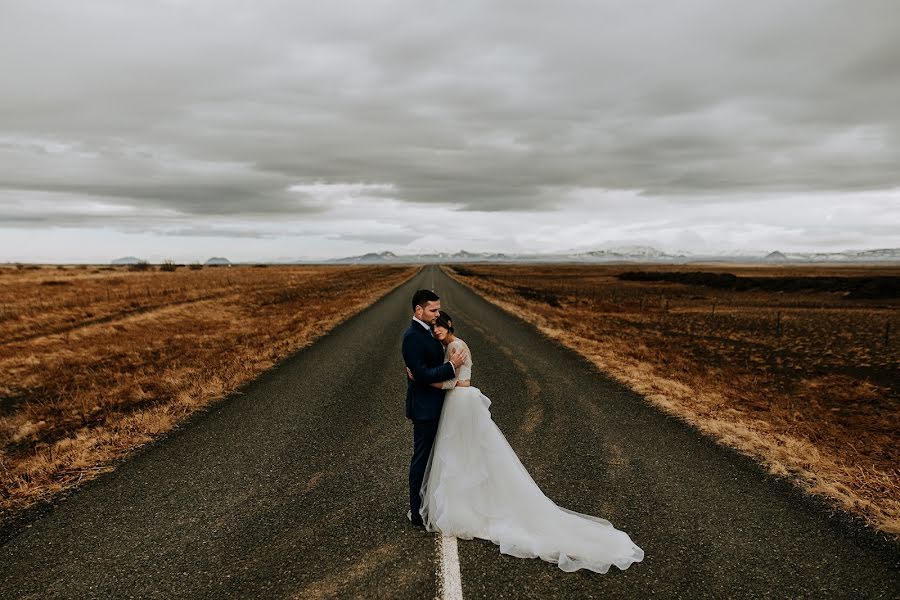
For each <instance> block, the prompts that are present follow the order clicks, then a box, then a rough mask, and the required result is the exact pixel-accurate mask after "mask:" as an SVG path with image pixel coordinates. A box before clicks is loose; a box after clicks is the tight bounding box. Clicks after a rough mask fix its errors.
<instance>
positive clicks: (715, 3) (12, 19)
mask: <svg viewBox="0 0 900 600" xmlns="http://www.w3.org/2000/svg"><path fill="white" fill-rule="evenodd" d="M526 7H527V8H526ZM0 50H2V51H0V72H2V73H3V84H2V93H0V261H14V260H24V261H46V262H68V261H72V262H76V261H102V262H106V261H108V260H111V259H113V258H117V257H120V256H126V255H135V256H139V257H142V258H147V259H151V260H162V259H165V258H171V259H173V260H176V261H194V260H205V259H206V258H208V257H209V256H214V255H215V256H227V257H228V258H230V259H232V260H271V259H282V258H299V257H310V258H324V257H334V256H347V255H354V254H361V253H364V252H370V251H381V250H391V251H393V252H397V253H412V252H426V251H456V250H460V249H466V250H469V251H502V252H556V251H568V250H590V249H596V248H605V247H612V246H623V245H651V246H654V247H656V248H659V249H662V250H668V251H690V252H712V251H734V250H740V249H748V250H763V251H768V250H775V249H780V250H819V251H832V250H844V249H863V248H883V247H897V246H900V235H898V231H900V75H898V60H900V2H897V1H896V0H883V1H868V0H859V1H853V2H851V1H849V0H843V1H840V2H829V1H827V0H815V1H802V0H791V1H789V2H786V1H784V0H776V1H758V0H757V1H753V2H747V1H743V0H742V1H737V0H735V1H726V0H709V1H706V0H704V1H685V0H679V1H677V2H672V1H669V0H654V1H643V0H638V1H635V0H631V1H629V2H620V1H616V2H601V1H598V0H586V1H584V2H570V1H565V2H563V1H559V0H554V1H546V2H542V3H538V2H500V1H494V2H487V1H483V0H482V1H474V2H465V1H459V0H457V1H455V2H441V3H430V2H423V1H422V0H416V1H410V2H383V1H376V0H366V1H362V2H355V3H347V2H328V3H325V2H298V1H296V0H294V1H285V2H269V1H259V0H255V1H254V2H241V3H237V2H235V3H232V2H225V1H222V0H216V1H208V2H207V1H202V0H184V1H175V0H172V1H165V2H163V1H157V2H151V1H148V0H140V1H138V0H134V1H125V0H109V1H104V2H97V1H92V0H79V1H78V2H72V1H70V0H65V1H59V2H50V1H40V0H22V1H16V0H0Z"/></svg>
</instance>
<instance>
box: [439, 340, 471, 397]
mask: <svg viewBox="0 0 900 600" xmlns="http://www.w3.org/2000/svg"><path fill="white" fill-rule="evenodd" d="M454 348H456V349H458V350H465V351H466V352H468V356H467V357H466V360H465V362H464V363H463V364H462V365H460V367H459V369H457V370H456V377H454V378H453V379H448V380H447V381H445V382H444V383H443V384H441V387H442V388H443V389H445V390H449V389H450V388H452V387H455V386H456V382H457V381H460V380H462V381H465V380H466V379H472V352H471V351H470V350H469V347H468V346H467V345H466V343H465V342H464V341H462V340H461V339H458V338H457V339H455V340H453V342H452V343H451V344H450V345H449V346H447V350H446V352H445V356H446V357H448V358H449V356H450V351H451V350H452V349H454Z"/></svg>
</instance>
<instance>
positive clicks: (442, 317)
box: [434, 311, 453, 333]
mask: <svg viewBox="0 0 900 600" xmlns="http://www.w3.org/2000/svg"><path fill="white" fill-rule="evenodd" d="M438 325H440V326H441V327H443V328H445V329H446V330H447V331H449V332H450V333H453V318H452V317H450V315H448V314H447V313H445V312H444V311H441V312H440V313H438V318H437V320H436V321H435V322H434V326H435V327H437V326H438Z"/></svg>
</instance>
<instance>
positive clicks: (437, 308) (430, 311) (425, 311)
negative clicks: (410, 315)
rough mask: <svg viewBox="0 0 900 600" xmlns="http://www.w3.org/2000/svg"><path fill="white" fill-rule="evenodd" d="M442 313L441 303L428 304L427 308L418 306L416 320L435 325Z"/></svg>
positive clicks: (426, 304) (438, 301) (436, 301)
mask: <svg viewBox="0 0 900 600" xmlns="http://www.w3.org/2000/svg"><path fill="white" fill-rule="evenodd" d="M440 312H441V301H440V300H435V301H433V302H426V303H425V306H421V305H420V306H416V318H417V319H419V320H420V321H424V322H425V323H428V324H429V325H434V322H435V321H437V318H438V315H439V314H440Z"/></svg>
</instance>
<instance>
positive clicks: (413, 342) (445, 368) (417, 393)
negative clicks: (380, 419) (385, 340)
mask: <svg viewBox="0 0 900 600" xmlns="http://www.w3.org/2000/svg"><path fill="white" fill-rule="evenodd" d="M402 352H403V362H405V363H406V366H407V367H409V370H410V371H412V374H413V377H415V381H413V380H411V379H409V378H408V377H407V379H406V418H407V419H412V420H414V421H437V420H438V419H439V418H440V417H441V409H442V408H443V407H444V394H445V393H446V392H445V390H441V389H438V388H435V387H431V385H429V384H431V383H436V382H438V381H446V380H448V379H453V376H454V373H453V366H452V365H451V364H450V363H449V362H445V361H444V345H443V344H441V343H440V342H439V341H438V340H436V339H434V337H432V335H431V332H430V331H429V330H427V329H425V328H424V327H422V326H421V325H420V324H419V323H417V322H416V321H411V322H410V324H409V327H408V328H407V330H406V331H405V332H404V333H403V345H402Z"/></svg>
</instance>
